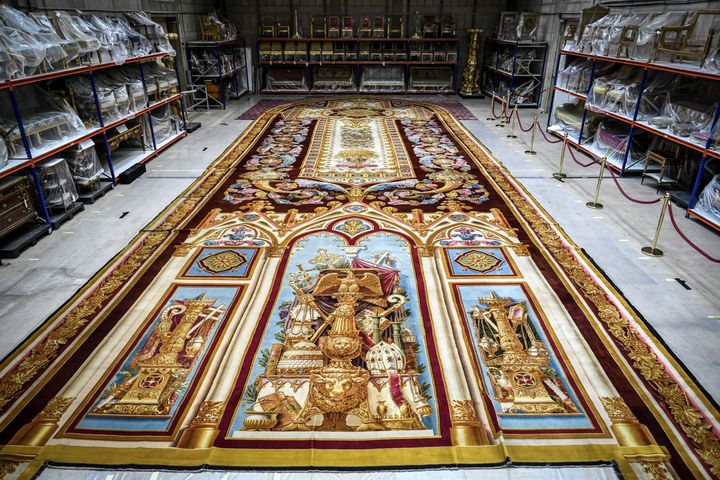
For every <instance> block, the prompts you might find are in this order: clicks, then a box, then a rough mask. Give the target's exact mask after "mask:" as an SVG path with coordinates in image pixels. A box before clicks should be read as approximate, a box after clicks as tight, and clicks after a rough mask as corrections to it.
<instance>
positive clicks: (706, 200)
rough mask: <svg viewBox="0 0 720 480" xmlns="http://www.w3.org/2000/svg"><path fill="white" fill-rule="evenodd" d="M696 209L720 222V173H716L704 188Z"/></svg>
mask: <svg viewBox="0 0 720 480" xmlns="http://www.w3.org/2000/svg"><path fill="white" fill-rule="evenodd" d="M694 209H695V210H698V211H700V212H701V213H703V214H705V215H707V216H709V217H711V218H713V219H714V220H715V221H716V222H717V223H720V175H715V176H714V177H713V178H712V180H710V183H708V184H707V185H706V186H705V188H703V190H702V192H701V193H700V196H698V200H697V203H696V204H695V207H694Z"/></svg>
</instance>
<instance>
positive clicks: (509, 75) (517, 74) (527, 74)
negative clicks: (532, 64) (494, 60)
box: [483, 65, 540, 78]
mask: <svg viewBox="0 0 720 480" xmlns="http://www.w3.org/2000/svg"><path fill="white" fill-rule="evenodd" d="M483 66H484V67H485V68H487V69H488V70H492V71H493V72H497V73H499V74H500V75H505V76H506V77H512V76H513V73H512V72H508V71H507V70H500V69H499V68H495V67H491V66H490V65H483ZM514 75H515V77H526V78H538V77H539V76H540V74H539V73H516V74H514Z"/></svg>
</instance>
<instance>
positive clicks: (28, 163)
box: [0, 52, 187, 232]
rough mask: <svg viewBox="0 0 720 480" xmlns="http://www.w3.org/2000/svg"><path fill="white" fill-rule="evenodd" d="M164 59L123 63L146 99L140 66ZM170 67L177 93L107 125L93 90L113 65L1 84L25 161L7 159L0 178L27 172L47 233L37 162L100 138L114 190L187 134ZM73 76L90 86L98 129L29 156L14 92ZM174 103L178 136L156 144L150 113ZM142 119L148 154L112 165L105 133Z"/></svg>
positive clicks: (49, 223) (149, 57) (157, 55)
mask: <svg viewBox="0 0 720 480" xmlns="http://www.w3.org/2000/svg"><path fill="white" fill-rule="evenodd" d="M168 55H169V54H168V53H164V52H163V53H155V54H151V55H146V56H142V57H135V58H130V59H127V60H126V61H125V62H124V65H128V64H135V65H137V66H138V69H139V71H140V75H141V78H142V79H143V87H144V88H145V94H146V95H147V84H146V82H145V74H144V67H143V63H144V62H149V61H155V60H157V59H161V58H163V57H166V56H168ZM173 63H174V68H175V77H176V79H177V81H178V92H177V93H175V94H173V95H171V96H170V97H168V98H164V99H161V100H159V101H156V102H152V103H150V101H149V100H148V104H147V105H146V106H145V108H143V109H141V110H139V111H137V112H132V113H130V114H128V115H127V116H125V117H124V118H121V119H118V120H114V121H112V122H107V123H106V121H105V119H104V118H103V114H102V110H101V108H100V100H99V97H98V93H97V89H96V79H95V72H98V71H101V70H105V69H109V68H114V67H117V66H118V65H117V64H116V63H114V62H108V63H102V64H95V65H83V66H79V67H74V68H69V69H66V70H59V71H55V72H49V73H42V74H39V75H32V76H28V77H23V78H19V79H13V80H7V81H5V82H2V83H0V91H1V90H5V91H6V92H7V96H8V99H9V101H10V102H11V103H12V107H13V112H14V114H15V121H16V122H17V125H18V130H19V132H20V137H21V140H22V145H23V150H24V153H25V155H26V156H25V157H22V158H17V157H10V159H9V160H8V163H7V165H5V166H3V167H0V178H4V177H6V176H9V175H11V174H13V173H17V172H21V171H27V172H28V173H30V175H31V176H32V179H33V183H34V186H35V191H36V194H37V197H38V199H39V206H40V210H41V213H42V216H43V219H44V220H45V222H46V223H47V228H48V232H52V229H53V227H52V224H53V222H52V220H51V214H50V209H49V207H48V205H47V202H46V201H45V196H44V194H43V190H42V186H41V184H40V178H39V175H38V172H37V169H36V168H35V165H36V164H37V163H38V162H40V161H42V160H44V159H47V158H50V157H52V156H54V155H57V154H58V153H60V152H62V151H63V150H66V149H68V148H70V147H73V146H75V145H78V144H80V143H82V142H85V141H87V140H89V139H92V138H93V137H96V138H98V137H100V136H101V137H102V140H101V143H102V144H103V149H104V150H105V155H106V159H107V166H108V170H109V173H110V175H107V174H106V176H107V177H108V179H109V181H110V182H111V183H112V185H113V186H115V184H116V182H117V180H118V178H119V175H120V174H121V173H122V172H123V171H125V170H127V169H128V168H130V167H131V166H133V165H135V164H139V163H145V162H147V161H149V160H150V159H152V158H154V157H155V156H157V155H158V154H159V153H160V152H162V151H163V150H165V149H166V148H168V147H169V146H170V145H172V144H173V143H175V142H177V141H178V140H180V139H181V138H182V137H184V136H185V135H186V133H187V132H186V130H185V110H184V106H183V102H182V95H181V93H180V92H179V90H180V87H179V86H180V77H179V74H178V69H177V62H173ZM75 75H83V76H86V77H87V78H88V80H89V82H90V85H91V87H92V91H93V96H94V98H93V100H94V103H95V109H96V114H97V119H98V127H96V128H91V129H89V130H87V131H86V132H83V133H81V134H79V135H77V136H75V137H74V138H71V139H69V140H68V141H67V142H65V143H63V144H62V145H59V146H56V147H53V148H52V149H50V150H46V151H41V152H39V153H35V154H33V152H32V149H31V146H30V145H31V144H30V141H29V139H28V136H27V134H26V131H25V127H24V124H23V117H22V112H21V107H20V105H19V104H18V101H17V97H16V95H15V91H16V89H18V88H21V87H22V86H24V85H31V84H37V83H40V82H45V81H49V80H55V79H58V78H63V77H69V76H75ZM175 101H178V102H180V111H181V114H182V119H183V128H182V130H181V131H180V133H178V134H177V135H174V136H172V137H170V138H168V139H166V140H165V141H164V142H162V143H159V142H156V138H155V131H154V129H153V124H152V115H150V113H151V112H152V111H153V110H155V109H156V108H159V107H161V106H163V105H166V104H169V103H171V102H175ZM146 114H147V115H146ZM143 115H146V117H147V119H146V120H145V121H147V122H148V129H149V131H150V135H151V140H152V147H153V148H152V149H150V150H149V151H143V152H142V153H141V154H139V155H137V156H135V157H134V158H132V159H131V160H129V161H125V162H123V163H122V165H119V164H114V163H113V158H112V157H113V155H112V153H111V151H110V145H109V143H108V132H109V131H110V130H111V129H113V128H115V127H117V126H119V125H121V124H123V123H125V122H127V121H130V120H133V119H134V118H137V117H141V118H143Z"/></svg>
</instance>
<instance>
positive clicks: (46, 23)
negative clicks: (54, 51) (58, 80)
mask: <svg viewBox="0 0 720 480" xmlns="http://www.w3.org/2000/svg"><path fill="white" fill-rule="evenodd" d="M28 15H29V16H30V18H31V20H33V21H34V22H35V23H36V24H37V25H38V26H39V27H40V30H41V31H42V32H43V35H45V36H46V38H48V40H51V41H56V42H57V45H60V46H61V47H62V49H63V50H64V51H65V53H67V55H68V56H67V58H66V59H65V61H66V62H67V63H70V62H75V63H77V61H78V60H79V57H80V55H82V53H83V52H82V49H81V46H80V42H79V41H78V40H76V39H75V38H73V37H68V36H65V35H64V34H63V32H62V30H60V29H59V28H57V27H56V23H55V22H54V21H53V19H52V17H51V16H50V15H49V14H48V13H43V12H30V13H29V14H28Z"/></svg>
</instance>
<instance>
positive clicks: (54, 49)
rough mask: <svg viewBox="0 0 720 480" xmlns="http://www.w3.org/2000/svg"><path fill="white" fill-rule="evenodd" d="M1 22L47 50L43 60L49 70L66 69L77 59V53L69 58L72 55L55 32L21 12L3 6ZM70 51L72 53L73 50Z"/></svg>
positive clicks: (0, 13) (0, 8)
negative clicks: (65, 67) (69, 63)
mask: <svg viewBox="0 0 720 480" xmlns="http://www.w3.org/2000/svg"><path fill="white" fill-rule="evenodd" d="M0 20H1V21H2V23H4V24H5V25H6V26H8V27H10V28H13V29H15V30H18V31H22V32H24V33H26V34H27V35H29V36H30V37H32V38H33V39H34V40H35V41H36V42H37V43H39V44H40V45H41V46H42V48H44V49H45V56H44V59H43V60H44V61H45V62H46V67H47V69H48V70H56V69H61V68H64V66H65V65H66V64H67V62H69V61H71V60H72V59H74V58H75V57H77V52H75V54H74V57H72V58H69V57H70V56H71V55H70V53H69V52H67V51H65V49H64V48H63V47H64V42H63V40H62V39H61V38H60V36H59V35H58V34H57V33H56V32H55V30H53V29H48V28H44V27H43V26H42V25H40V24H39V23H37V22H35V21H34V20H33V19H32V18H30V17H29V16H28V15H27V14H25V13H23V12H21V11H20V10H16V9H14V8H12V7H10V6H8V5H5V4H2V5H0ZM70 50H71V52H72V49H70Z"/></svg>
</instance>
